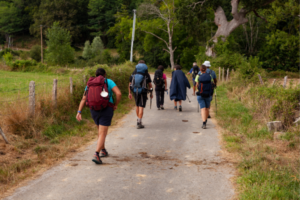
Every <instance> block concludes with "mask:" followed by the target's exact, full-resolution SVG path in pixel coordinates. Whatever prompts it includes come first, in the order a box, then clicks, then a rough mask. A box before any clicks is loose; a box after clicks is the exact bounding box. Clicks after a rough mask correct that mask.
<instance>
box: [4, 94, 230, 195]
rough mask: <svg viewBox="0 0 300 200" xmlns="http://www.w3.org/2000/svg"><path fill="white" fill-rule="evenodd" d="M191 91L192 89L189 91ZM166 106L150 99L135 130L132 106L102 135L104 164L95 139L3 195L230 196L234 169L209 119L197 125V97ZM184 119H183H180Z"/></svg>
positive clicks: (166, 98) (167, 98)
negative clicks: (179, 107) (104, 137)
mask: <svg viewBox="0 0 300 200" xmlns="http://www.w3.org/2000/svg"><path fill="white" fill-rule="evenodd" d="M189 93H191V92H189ZM189 97H190V98H191V101H192V102H191V103H189V102H188V101H185V102H184V103H183V112H181V113H180V112H178V111H175V110H174V109H173V102H171V101H170V100H169V96H166V97H165V100H166V102H165V110H157V109H156V106H155V105H156V101H155V97H154V98H153V102H152V109H151V110H150V109H149V101H148V102H147V103H148V105H147V108H146V110H145V116H144V119H143V124H144V125H145V129H139V130H138V129H136V128H135V126H136V116H135V111H134V110H133V111H132V112H131V113H130V114H128V115H127V116H126V117H125V118H124V123H123V124H122V125H121V126H120V127H119V128H117V129H115V130H114V131H112V132H111V133H110V134H109V135H108V137H107V149H108V152H109V154H110V156H109V157H107V158H103V159H102V161H103V162H104V163H105V164H103V165H95V164H94V163H93V162H92V161H91V159H92V156H93V154H94V149H95V145H96V143H94V144H93V145H91V146H89V147H88V148H87V150H85V151H84V152H81V153H78V154H77V155H76V156H75V157H74V158H72V159H70V160H67V161H64V162H63V163H61V164H60V165H59V166H57V167H54V168H52V169H50V170H48V171H47V172H45V173H44V174H43V175H42V176H41V177H39V178H38V179H36V180H33V181H31V182H30V183H29V184H28V185H27V186H25V187H21V188H19V189H17V190H16V192H15V193H14V194H13V195H12V196H10V197H7V198H6V199H7V200H8V199H13V200H35V199H36V200H40V199H51V200H60V199H61V200H77V199H78V200H83V199H89V200H96V199H97V200H99V199H105V200H120V199H122V200H123V199H124V200H144V199H145V200H152V199H155V200H189V199H195V200H196V199H197V200H200V199H201V200H205V199H207V200H208V199H209V200H218V199H220V200H223V199H224V200H227V199H231V198H233V197H234V188H233V185H232V184H231V182H230V180H229V179H230V178H231V177H233V173H234V169H233V167H232V166H231V165H230V164H229V163H228V162H226V161H224V160H223V159H222V158H221V157H220V156H219V155H220V153H219V151H220V150H221V149H220V144H219V139H218V133H217V130H216V129H215V128H214V127H215V126H214V124H212V122H211V121H210V120H208V125H207V129H206V130H203V129H201V126H202V122H201V121H202V120H201V116H200V113H198V112H197V100H196V97H193V96H191V95H189ZM183 120H184V121H183Z"/></svg>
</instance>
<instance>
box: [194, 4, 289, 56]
mask: <svg viewBox="0 0 300 200" xmlns="http://www.w3.org/2000/svg"><path fill="white" fill-rule="evenodd" d="M274 1H275V0H231V15H232V17H233V18H232V20H230V21H228V19H227V17H226V13H225V11H224V9H223V8H222V7H223V5H227V4H228V1H225V0H211V1H209V0H203V1H197V2H194V3H192V4H191V6H193V7H194V8H195V7H197V6H198V5H199V6H201V7H204V6H206V7H213V8H214V11H215V20H214V22H215V24H216V25H217V26H218V29H217V32H216V34H215V35H214V36H213V38H212V39H211V40H212V41H213V42H214V43H216V42H218V37H220V36H222V38H223V39H226V38H227V37H228V36H229V35H230V34H231V33H232V31H234V30H235V29H236V28H237V27H239V26H240V25H242V24H245V23H247V22H248V18H247V17H246V16H247V15H248V14H249V13H251V12H253V13H254V14H255V15H256V16H257V17H260V18H261V19H263V20H265V21H266V19H265V18H264V17H262V16H261V15H259V11H260V10H261V9H263V8H265V7H266V6H268V5H269V4H271V3H272V2H274ZM283 1H287V0H283ZM206 54H207V55H208V56H213V55H214V52H213V48H212V47H209V48H207V51H206Z"/></svg>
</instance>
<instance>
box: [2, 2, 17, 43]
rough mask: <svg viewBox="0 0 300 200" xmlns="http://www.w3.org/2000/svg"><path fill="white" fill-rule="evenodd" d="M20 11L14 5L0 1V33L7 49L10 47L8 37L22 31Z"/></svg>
mask: <svg viewBox="0 0 300 200" xmlns="http://www.w3.org/2000/svg"><path fill="white" fill-rule="evenodd" d="M19 14H20V11H19V9H18V8H17V7H15V5H14V3H8V2H1V1H0V32H1V33H3V34H4V35H5V39H6V42H7V43H8V47H9V46H10V43H9V41H10V39H9V38H10V35H11V34H12V33H15V32H18V31H20V30H22V20H21V18H20V15H19Z"/></svg>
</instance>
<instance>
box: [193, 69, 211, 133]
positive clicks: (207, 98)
mask: <svg viewBox="0 0 300 200" xmlns="http://www.w3.org/2000/svg"><path fill="white" fill-rule="evenodd" d="M200 71H201V74H200V75H198V76H197V77H196V81H197V84H196V86H197V88H198V92H197V100H198V103H199V104H200V109H201V116H202V121H203V125H202V128H203V129H206V123H207V118H208V115H209V107H210V102H211V93H212V84H211V75H210V74H208V73H207V69H206V66H205V65H201V67H200Z"/></svg>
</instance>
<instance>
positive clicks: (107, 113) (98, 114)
mask: <svg viewBox="0 0 300 200" xmlns="http://www.w3.org/2000/svg"><path fill="white" fill-rule="evenodd" d="M90 111H91V115H92V118H93V120H94V122H95V124H96V125H101V126H110V125H111V120H112V118H113V116H114V109H113V108H112V107H109V106H108V107H106V108H104V109H103V110H93V109H90Z"/></svg>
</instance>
